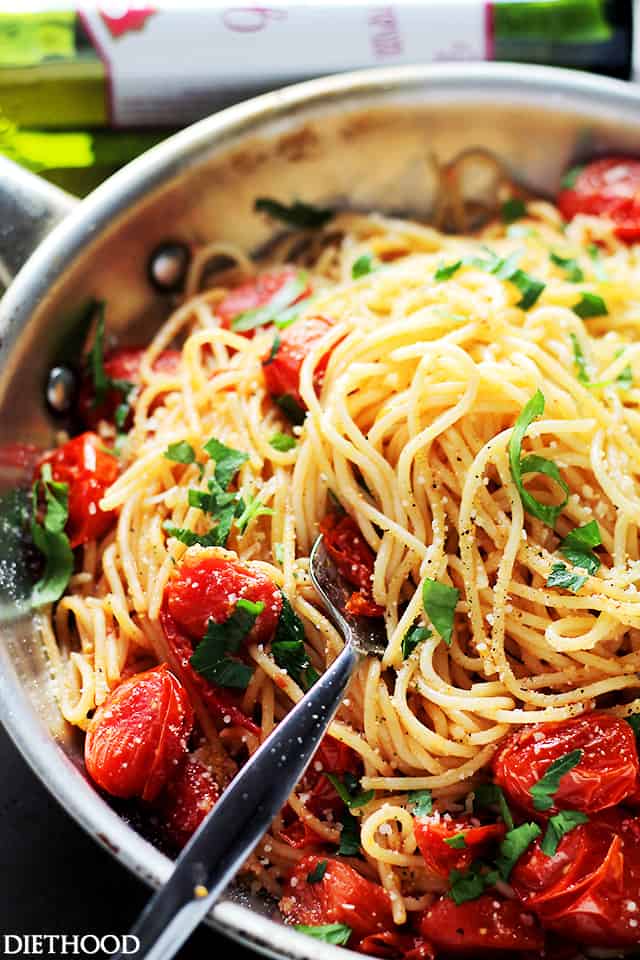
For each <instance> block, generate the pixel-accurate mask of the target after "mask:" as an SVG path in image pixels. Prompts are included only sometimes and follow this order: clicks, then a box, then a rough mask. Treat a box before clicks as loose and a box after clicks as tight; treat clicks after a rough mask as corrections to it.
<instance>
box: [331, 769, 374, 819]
mask: <svg viewBox="0 0 640 960" xmlns="http://www.w3.org/2000/svg"><path fill="white" fill-rule="evenodd" d="M325 777H326V778H327V780H330V781H331V783H332V784H333V787H334V789H335V791H336V793H337V794H338V796H339V797H340V799H341V800H342V802H343V803H345V804H346V805H347V807H349V809H350V810H355V809H356V807H364V806H365V804H367V803H369V802H370V801H371V800H373V798H374V796H375V791H374V790H360V789H359V787H360V783H359V781H358V778H357V777H355V776H354V775H353V774H352V773H349V772H348V771H347V772H346V773H344V774H343V776H342V780H341V779H340V777H339V776H338V775H337V774H335V773H325Z"/></svg>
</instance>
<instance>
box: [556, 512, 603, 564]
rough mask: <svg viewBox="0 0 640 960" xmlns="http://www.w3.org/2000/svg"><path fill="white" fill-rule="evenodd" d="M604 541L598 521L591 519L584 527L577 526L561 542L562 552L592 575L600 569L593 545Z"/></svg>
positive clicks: (560, 548)
mask: <svg viewBox="0 0 640 960" xmlns="http://www.w3.org/2000/svg"><path fill="white" fill-rule="evenodd" d="M601 543H602V537H601V536H600V527H599V526H598V524H597V521H595V520H590V521H589V523H585V524H584V526H582V527H575V528H574V529H573V530H571V531H570V532H569V533H568V534H567V536H566V537H565V538H564V540H562V541H561V543H560V547H559V550H560V553H562V554H563V556H565V557H566V558H567V560H569V561H570V562H571V563H573V564H574V565H575V566H576V567H582V569H583V570H587V571H588V572H589V573H590V574H591V575H592V576H593V575H594V574H596V573H597V572H598V570H599V569H600V560H599V558H598V557H597V556H596V555H595V553H593V550H592V548H593V547H599V546H600V545H601Z"/></svg>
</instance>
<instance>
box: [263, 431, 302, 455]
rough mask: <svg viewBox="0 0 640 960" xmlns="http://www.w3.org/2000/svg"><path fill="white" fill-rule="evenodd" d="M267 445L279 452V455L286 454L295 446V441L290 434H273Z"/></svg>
mask: <svg viewBox="0 0 640 960" xmlns="http://www.w3.org/2000/svg"><path fill="white" fill-rule="evenodd" d="M269 444H270V445H271V446H272V447H273V449H274V450H279V451H280V453H287V452H288V451H289V450H293V448H294V447H295V446H296V440H295V437H292V436H291V434H290V433H274V435H273V436H272V437H271V440H269Z"/></svg>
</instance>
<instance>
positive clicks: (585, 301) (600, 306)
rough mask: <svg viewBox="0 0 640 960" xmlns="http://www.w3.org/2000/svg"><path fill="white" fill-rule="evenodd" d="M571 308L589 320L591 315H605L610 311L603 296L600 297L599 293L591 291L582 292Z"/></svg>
mask: <svg viewBox="0 0 640 960" xmlns="http://www.w3.org/2000/svg"><path fill="white" fill-rule="evenodd" d="M571 309H572V310H573V312H574V313H577V314H578V316H579V317H581V318H582V319H583V320H587V319H589V317H604V316H606V315H607V314H608V313H609V311H608V310H607V305H606V303H605V302H604V300H603V299H602V297H599V296H598V294H597V293H589V292H588V291H587V292H584V293H583V294H582V296H581V298H580V299H579V300H578V302H577V303H575V304H574V305H573V306H572V307H571Z"/></svg>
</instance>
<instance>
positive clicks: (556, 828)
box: [540, 810, 589, 857]
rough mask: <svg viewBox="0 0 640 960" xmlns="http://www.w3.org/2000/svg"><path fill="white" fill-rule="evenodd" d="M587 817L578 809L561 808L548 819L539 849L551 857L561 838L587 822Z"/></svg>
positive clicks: (556, 850) (556, 849) (555, 851)
mask: <svg viewBox="0 0 640 960" xmlns="http://www.w3.org/2000/svg"><path fill="white" fill-rule="evenodd" d="M588 822H589V817H588V816H587V815H586V814H585V813H580V811H579V810H561V811H560V813H556V815H555V816H553V817H551V818H550V819H549V823H548V824H547V832H546V833H545V835H544V837H543V839H542V843H541V844H540V849H541V850H542V852H543V853H544V854H546V856H547V857H553V856H555V854H556V853H557V852H558V845H559V843H560V841H561V840H562V838H563V837H564V836H566V834H567V833H570V832H571V831H572V830H575V828H576V827H579V826H580V824H581V823H588Z"/></svg>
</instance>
